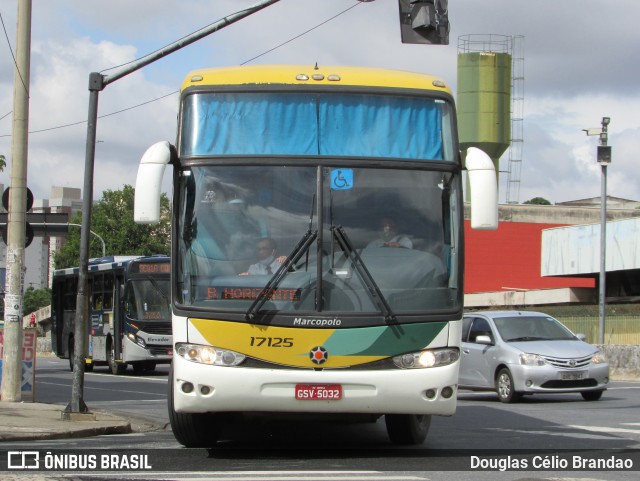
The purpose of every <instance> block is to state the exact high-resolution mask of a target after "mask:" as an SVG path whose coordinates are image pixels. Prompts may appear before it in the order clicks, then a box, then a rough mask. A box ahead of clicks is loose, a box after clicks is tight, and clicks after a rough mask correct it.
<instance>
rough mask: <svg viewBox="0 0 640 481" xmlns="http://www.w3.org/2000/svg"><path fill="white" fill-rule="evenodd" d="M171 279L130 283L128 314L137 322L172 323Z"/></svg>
mask: <svg viewBox="0 0 640 481" xmlns="http://www.w3.org/2000/svg"><path fill="white" fill-rule="evenodd" d="M170 292H171V287H170V281H169V278H164V279H156V278H153V277H148V278H143V279H135V280H132V281H130V282H129V285H128V287H127V294H126V303H125V306H126V314H127V317H128V318H129V319H131V320H137V321H171V309H170V308H169V294H170Z"/></svg>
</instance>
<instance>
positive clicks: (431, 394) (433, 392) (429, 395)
mask: <svg viewBox="0 0 640 481" xmlns="http://www.w3.org/2000/svg"><path fill="white" fill-rule="evenodd" d="M424 395H425V396H427V399H433V398H434V397H436V390H435V389H427V390H426V392H425V393H424Z"/></svg>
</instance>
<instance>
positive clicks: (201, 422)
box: [167, 367, 222, 448]
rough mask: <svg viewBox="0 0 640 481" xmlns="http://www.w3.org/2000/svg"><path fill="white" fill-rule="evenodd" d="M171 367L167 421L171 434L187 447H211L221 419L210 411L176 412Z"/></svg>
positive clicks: (216, 435) (218, 432)
mask: <svg viewBox="0 0 640 481" xmlns="http://www.w3.org/2000/svg"><path fill="white" fill-rule="evenodd" d="M174 387H175V383H174V381H173V367H171V368H170V369H169V395H168V396H167V401H168V403H167V404H168V408H169V422H170V423H171V430H172V431H173V435H174V436H175V438H176V441H178V442H179V443H180V444H182V445H183V446H186V447H187V448H212V447H214V446H215V445H216V443H217V441H218V436H219V435H220V428H221V422H222V420H221V419H220V418H219V416H216V415H215V414H211V413H178V412H176V411H175V409H174V407H173V389H174Z"/></svg>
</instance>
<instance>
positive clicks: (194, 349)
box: [176, 343, 246, 366]
mask: <svg viewBox="0 0 640 481" xmlns="http://www.w3.org/2000/svg"><path fill="white" fill-rule="evenodd" d="M176 353H177V354H178V356H180V357H181V358H183V359H186V360H187V361H191V362H197V363H200V364H210V365H212V366H237V365H238V364H241V363H242V362H243V361H244V360H245V358H246V356H245V355H244V354H240V353H238V352H235V351H230V350H229V349H220V348H217V347H214V346H202V345H200V344H186V343H178V344H176Z"/></svg>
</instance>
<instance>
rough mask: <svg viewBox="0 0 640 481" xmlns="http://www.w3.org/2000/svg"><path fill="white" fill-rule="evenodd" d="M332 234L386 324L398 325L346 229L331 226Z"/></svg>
mask: <svg viewBox="0 0 640 481" xmlns="http://www.w3.org/2000/svg"><path fill="white" fill-rule="evenodd" d="M331 232H332V233H333V237H334V238H335V239H336V241H337V242H338V245H339V246H340V249H342V252H344V253H345V254H346V255H347V258H348V259H349V260H351V262H352V263H353V265H354V266H355V268H356V272H357V273H358V276H360V280H361V281H362V283H363V284H364V286H365V290H366V291H367V292H368V294H369V297H370V298H371V300H372V301H373V302H374V303H375V304H376V305H377V306H378V309H380V312H382V315H383V316H384V320H385V322H387V323H389V324H392V323H394V324H395V323H397V322H398V319H397V318H396V315H395V314H394V313H393V311H392V310H391V306H389V303H388V302H387V300H386V299H385V297H384V295H383V294H382V291H381V290H380V287H378V284H376V281H375V279H374V278H373V276H372V275H371V273H370V272H369V269H367V266H366V265H365V264H364V262H363V261H362V258H361V257H360V254H358V251H356V250H355V249H354V248H353V244H352V243H351V240H350V239H349V237H348V236H347V233H346V232H345V230H344V228H343V227H342V226H331Z"/></svg>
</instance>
